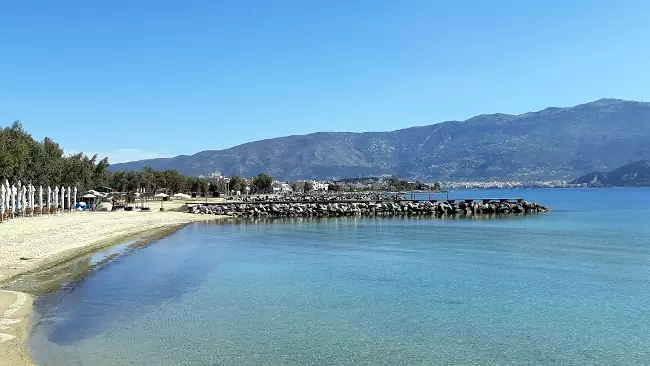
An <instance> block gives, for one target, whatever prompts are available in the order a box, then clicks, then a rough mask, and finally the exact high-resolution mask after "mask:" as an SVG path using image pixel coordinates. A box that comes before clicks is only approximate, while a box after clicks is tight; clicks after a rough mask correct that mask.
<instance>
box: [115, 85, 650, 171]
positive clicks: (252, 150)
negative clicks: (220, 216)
mask: <svg viewBox="0 0 650 366" xmlns="http://www.w3.org/2000/svg"><path fill="white" fill-rule="evenodd" d="M649 140H650V103H643V102H634V101H626V100H621V99H611V98H603V99H599V100H597V101H593V102H589V103H584V104H580V105H577V106H574V107H549V108H545V109H543V110H540V111H536V112H526V113H523V114H519V115H512V114H504V113H493V114H482V115H478V116H474V117H471V118H469V119H466V120H464V121H445V122H440V123H436V124H432V125H422V126H414V127H407V128H403V129H398V130H393V131H384V132H325V131H321V132H314V133H310V134H306V135H290V136H282V137H274V138H269V139H264V140H258V141H251V142H247V143H244V144H240V145H237V146H233V147H230V148H227V149H222V150H205V151H201V152H198V153H196V154H193V155H179V156H176V157H174V158H157V159H148V160H140V161H134V162H129V163H120V164H115V165H113V166H112V167H111V170H113V171H115V170H140V169H142V168H143V167H145V166H151V167H152V168H154V169H176V170H178V171H179V172H181V173H182V174H187V175H199V174H206V173H210V172H214V171H219V172H222V173H224V174H226V175H230V174H233V173H236V174H241V175H245V176H252V175H256V174H258V173H260V172H262V171H265V172H268V173H270V174H272V175H273V176H275V177H278V178H280V179H301V178H302V179H305V178H309V179H312V178H316V179H328V178H345V177H353V176H362V175H377V174H399V175H400V176H403V177H406V178H413V179H459V180H463V179H528V180H534V179H535V180H539V179H568V178H569V177H575V176H578V175H582V174H584V173H585V172H589V171H599V170H607V169H609V168H611V167H614V166H620V165H623V164H625V163H627V162H630V161H633V160H638V159H641V158H647V157H650V147H647V146H646V145H647V144H646V143H645V141H649ZM611 150H613V151H614V152H613V153H609V152H608V151H611Z"/></svg>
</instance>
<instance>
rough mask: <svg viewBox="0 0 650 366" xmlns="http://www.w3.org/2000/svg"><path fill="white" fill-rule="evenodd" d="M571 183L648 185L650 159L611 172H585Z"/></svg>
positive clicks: (596, 185)
mask: <svg viewBox="0 0 650 366" xmlns="http://www.w3.org/2000/svg"><path fill="white" fill-rule="evenodd" d="M571 183H573V184H587V185H589V186H594V187H647V186H650V160H639V161H636V162H634V163H631V164H627V165H624V166H622V167H620V168H618V169H615V170H612V171H611V172H595V173H589V174H585V175H583V176H582V177H580V178H578V179H576V180H574V181H573V182H571Z"/></svg>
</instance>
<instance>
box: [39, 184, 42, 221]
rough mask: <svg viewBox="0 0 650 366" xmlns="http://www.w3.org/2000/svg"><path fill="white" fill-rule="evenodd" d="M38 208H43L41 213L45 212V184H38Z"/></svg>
mask: <svg viewBox="0 0 650 366" xmlns="http://www.w3.org/2000/svg"><path fill="white" fill-rule="evenodd" d="M38 208H40V209H41V215H42V214H43V186H38Z"/></svg>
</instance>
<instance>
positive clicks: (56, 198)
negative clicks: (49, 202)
mask: <svg viewBox="0 0 650 366" xmlns="http://www.w3.org/2000/svg"><path fill="white" fill-rule="evenodd" d="M54 208H55V209H58V208H59V187H58V186H56V187H54Z"/></svg>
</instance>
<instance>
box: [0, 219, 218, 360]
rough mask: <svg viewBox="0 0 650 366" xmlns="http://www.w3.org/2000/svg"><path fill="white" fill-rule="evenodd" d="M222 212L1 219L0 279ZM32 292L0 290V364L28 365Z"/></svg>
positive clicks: (1, 281)
mask: <svg viewBox="0 0 650 366" xmlns="http://www.w3.org/2000/svg"><path fill="white" fill-rule="evenodd" d="M224 217H225V216H215V215H191V214H187V213H183V212H160V211H155V212H75V213H67V214H62V215H54V216H42V217H34V218H24V219H16V220H11V221H8V222H5V223H3V224H0V285H2V283H3V282H5V281H7V280H8V279H10V278H11V277H13V276H16V275H19V274H23V273H26V272H30V271H33V270H36V269H39V268H45V267H47V266H51V265H54V264H57V263H61V262H63V261H66V260H69V259H72V258H74V257H76V256H78V255H80V254H83V253H88V252H92V251H95V250H97V249H100V248H102V247H105V246H109V245H112V244H117V243H119V242H120V241H124V240H126V239H128V238H129V237H133V236H134V235H137V234H140V233H147V234H150V233H154V232H155V231H156V230H163V229H169V228H173V227H180V226H182V225H184V224H187V223H190V222H196V221H206V220H216V219H221V218H224ZM31 308H32V298H31V296H29V295H28V294H24V293H20V292H12V291H4V290H0V365H30V364H31V362H30V359H29V356H28V353H27V350H26V346H25V344H24V343H25V341H26V339H27V336H28V333H27V332H28V316H29V314H30V312H31Z"/></svg>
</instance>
